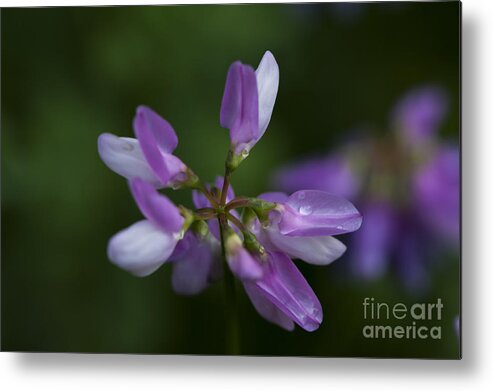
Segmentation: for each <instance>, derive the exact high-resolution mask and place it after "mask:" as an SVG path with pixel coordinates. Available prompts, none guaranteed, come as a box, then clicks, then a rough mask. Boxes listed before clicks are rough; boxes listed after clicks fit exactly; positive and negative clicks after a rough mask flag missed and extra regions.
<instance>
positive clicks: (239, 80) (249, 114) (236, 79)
mask: <svg viewBox="0 0 493 391" xmlns="http://www.w3.org/2000/svg"><path fill="white" fill-rule="evenodd" d="M220 122H221V126H222V127H223V128H228V129H230V137H231V143H232V144H233V145H235V146H238V145H243V144H250V145H251V143H254V142H255V141H256V140H258V138H259V137H260V134H259V114H258V91H257V79H256V76H255V71H254V70H253V68H252V67H250V66H249V65H243V64H242V63H241V62H239V61H236V62H234V63H233V64H231V66H230V68H229V70H228V75H227V78H226V86H225V88H224V95H223V99H222V103H221V116H220ZM240 152H241V151H240Z"/></svg>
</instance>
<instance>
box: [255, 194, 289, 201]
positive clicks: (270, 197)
mask: <svg viewBox="0 0 493 391" xmlns="http://www.w3.org/2000/svg"><path fill="white" fill-rule="evenodd" d="M257 198H260V199H261V200H264V201H267V202H275V203H277V204H283V203H285V202H287V200H288V198H289V197H288V195H287V194H286V193H282V192H276V191H273V192H270V193H262V194H260V195H259V196H258V197H257Z"/></svg>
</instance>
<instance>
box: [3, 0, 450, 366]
mask: <svg viewBox="0 0 493 391" xmlns="http://www.w3.org/2000/svg"><path fill="white" fill-rule="evenodd" d="M1 18H2V20H1V22H2V23H1V25H2V35H1V36H2V38H1V39H2V42H1V44H2V45H1V48H2V64H1V65H2V67H1V69H2V74H1V76H2V92H1V93H2V118H1V126H2V146H1V155H2V161H1V163H2V281H1V283H2V285H1V286H2V288H1V289H2V291H1V293H2V348H3V349H5V350H31V351H32V350H35V351H94V352H107V351H109V352H142V353H197V354H201V353H209V354H221V353H224V351H225V344H224V334H225V330H224V327H223V326H224V300H223V286H222V285H221V284H216V285H214V286H212V287H211V288H209V289H208V290H207V291H206V292H205V293H204V294H202V295H200V296H197V297H180V296H177V295H175V294H174V293H172V290H171V287H170V278H169V277H170V276H169V274H170V270H169V268H166V266H164V267H163V268H161V269H160V270H159V271H158V272H157V273H155V274H153V275H152V276H150V277H147V278H144V279H138V278H135V277H133V276H131V275H129V274H127V273H125V272H124V271H121V270H119V269H117V268H116V267H114V266H113V265H111V264H110V263H109V262H108V260H107V257H106V244H107V240H108V239H109V237H110V236H111V235H112V234H114V233H115V232H117V231H118V230H119V229H121V228H122V227H125V226H128V225H129V224H130V223H132V222H134V221H136V220H137V219H139V218H140V216H139V212H138V210H137V208H136V207H135V206H134V204H133V201H132V199H131V196H130V194H129V192H128V188H127V185H126V183H125V181H124V180H122V178H120V177H118V176H117V175H115V174H113V173H112V172H110V171H109V170H108V169H107V168H106V167H105V165H104V164H103V163H102V162H101V161H100V160H99V157H98V154H97V148H96V139H97V136H98V134H100V133H102V132H113V133H116V134H118V135H121V136H131V135H132V129H131V120H132V117H133V115H134V110H135V107H136V106H137V105H139V104H146V105H149V106H151V107H153V108H154V109H155V110H156V111H158V112H159V113H160V114H161V115H163V116H164V117H165V118H166V119H168V120H169V121H170V123H171V124H172V125H173V126H174V128H175V130H176V132H177V133H178V136H179V138H180V143H179V146H178V149H177V151H176V154H177V155H179V156H180V158H182V160H183V161H184V162H186V163H187V164H189V165H190V166H191V167H193V169H194V170H195V171H196V172H197V174H199V175H200V176H201V177H202V178H203V179H204V180H212V179H213V176H214V175H215V173H217V172H220V171H221V170H222V166H223V161H224V157H225V156H224V155H225V153H226V150H227V146H228V141H229V137H228V133H227V131H226V130H223V129H220V127H219V107H220V100H221V96H222V90H223V87H224V81H225V76H226V71H227V69H228V66H229V64H230V63H231V62H233V61H234V60H237V59H241V60H242V61H243V62H245V63H250V64H252V65H254V66H256V65H257V62H258V61H259V59H260V57H261V55H262V54H263V52H264V51H265V50H266V49H269V50H271V51H272V52H273V53H274V55H275V56H276V59H277V61H278V63H279V66H280V72H281V82H280V89H279V95H278V100H277V103H276V108H275V111H274V114H273V117H272V121H271V124H270V126H269V129H268V131H267V133H266V135H265V136H264V137H263V139H262V140H261V142H260V143H259V144H258V145H257V146H256V147H255V149H254V150H253V151H252V157H251V158H249V159H248V160H247V161H246V162H245V163H244V164H243V165H242V166H241V168H240V169H239V170H238V173H237V174H236V177H235V180H234V183H233V185H234V187H235V191H236V193H237V194H242V193H247V194H255V193H260V192H263V191H267V190H275V189H272V188H271V186H270V185H269V182H268V180H269V174H270V173H271V172H273V171H274V169H276V168H278V167H280V166H281V165H283V164H286V163H287V162H289V161H291V160H292V159H298V158H301V157H303V156H307V155H310V154H313V153H317V152H318V153H324V152H325V151H327V150H329V149H331V148H333V147H334V146H336V145H338V144H339V143H340V142H341V140H344V138H345V137H346V136H347V134H348V132H350V131H351V130H353V129H359V128H361V127H365V126H369V125H372V124H382V123H386V122H387V121H388V120H389V119H388V112H387V110H388V108H389V107H390V106H391V105H392V104H393V102H394V101H395V100H396V99H397V98H398V97H399V96H400V95H401V94H402V93H403V92H405V91H406V90H407V89H409V88H411V87H413V86H415V85H421V84H423V83H428V82H432V83H434V84H438V85H440V86H442V87H443V88H444V89H446V90H447V91H448V92H449V94H450V96H451V101H450V105H451V113H450V115H449V116H448V117H447V121H446V123H445V124H444V126H443V129H442V131H443V132H442V136H443V137H444V138H449V139H450V140H452V141H456V142H457V141H458V137H459V120H458V118H459V41H460V40H459V22H460V17H459V4H458V3H455V2H449V3H416V4H411V3H398V4H383V3H382V4H379V3H369V4H352V5H345V6H343V5H341V4H337V5H336V4H328V5H303V6H300V5H235V6H178V7H171V6H164V7H155V6H149V7H109V8H45V9H41V8H40V9H6V10H2V14H1ZM383 129H384V128H382V132H383V131H384V130H383ZM253 155H255V156H253ZM168 194H169V195H170V197H171V198H172V199H173V200H174V201H176V202H179V203H184V204H190V202H191V200H190V199H189V196H188V194H189V193H188V192H183V193H182V192H176V193H172V192H169V193H168ZM343 240H344V238H343ZM337 262H344V259H341V260H339V261H337ZM337 262H336V264H337ZM449 265H450V266H449V267H448V268H447V269H445V270H443V269H442V270H440V275H439V276H438V278H436V279H435V281H436V282H435V284H434V286H433V289H432V290H431V291H430V292H429V293H428V296H427V297H424V298H422V300H423V301H426V300H428V299H429V300H434V298H436V297H441V298H442V300H443V302H444V304H445V307H444V320H443V321H442V326H443V328H444V331H443V337H442V340H439V341H430V340H425V341H412V340H411V341H404V340H399V341H396V340H380V341H372V342H370V341H369V340H365V339H363V337H362V334H361V327H362V324H363V317H362V307H361V302H362V300H363V298H364V297H366V296H368V297H376V298H378V299H379V300H380V301H387V302H389V303H393V302H399V301H400V302H408V303H411V302H413V301H415V298H413V297H408V296H407V294H406V291H405V290H404V289H402V287H400V286H399V284H398V282H397V281H394V280H391V279H384V280H380V281H378V282H376V283H373V284H366V285H365V284H362V283H360V282H357V283H355V282H351V281H348V280H346V279H341V278H339V274H338V273H337V267H333V266H329V267H327V268H316V267H313V266H310V267H306V266H305V265H302V264H299V267H300V268H301V269H302V271H303V273H304V274H305V276H306V277H307V279H308V281H309V282H310V284H311V285H312V286H313V288H314V290H315V292H316V293H317V295H318V297H319V298H320V301H321V303H322V306H323V308H324V313H325V318H324V322H323V324H322V326H321V328H320V329H319V330H318V331H317V332H315V333H312V334H310V333H306V332H304V331H302V330H296V331H295V332H294V333H288V332H285V331H283V330H280V329H278V328H277V327H276V326H273V325H270V324H268V323H267V322H265V321H264V320H262V319H261V318H260V317H259V316H258V315H257V314H256V313H255V311H254V309H253V308H252V307H251V305H250V303H249V302H248V300H247V299H246V298H245V296H244V294H243V293H241V294H240V295H239V297H240V298H241V300H240V304H241V321H242V323H243V328H242V330H241V337H242V350H243V353H245V354H274V355H281V354H288V355H312V356H318V355H336V356H351V355H356V356H396V357H403V356H409V357H418V356H420V357H456V356H457V352H458V343H457V340H456V337H455V335H454V331H453V327H452V319H453V317H454V316H455V315H456V313H458V311H459V262H458V259H451V260H449Z"/></svg>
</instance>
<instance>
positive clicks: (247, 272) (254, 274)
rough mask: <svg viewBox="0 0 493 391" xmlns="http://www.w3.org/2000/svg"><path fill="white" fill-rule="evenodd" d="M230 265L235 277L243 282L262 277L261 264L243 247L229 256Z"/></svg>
mask: <svg viewBox="0 0 493 391" xmlns="http://www.w3.org/2000/svg"><path fill="white" fill-rule="evenodd" d="M228 265H229V268H230V269H231V271H232V272H233V273H234V275H235V276H236V277H238V278H239V279H240V280H242V281H249V280H258V279H259V278H261V277H262V268H261V266H260V264H259V262H258V261H257V260H256V259H255V258H254V257H253V256H252V255H251V254H250V253H249V252H248V251H247V250H245V249H244V248H243V247H241V245H240V246H239V247H238V248H237V249H236V250H235V251H233V254H231V255H229V256H228Z"/></svg>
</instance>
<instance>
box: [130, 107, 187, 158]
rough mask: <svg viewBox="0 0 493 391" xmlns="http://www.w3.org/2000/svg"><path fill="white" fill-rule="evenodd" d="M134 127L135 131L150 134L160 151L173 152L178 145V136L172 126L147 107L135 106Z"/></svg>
mask: <svg viewBox="0 0 493 391" xmlns="http://www.w3.org/2000/svg"><path fill="white" fill-rule="evenodd" d="M134 127H135V131H136V132H137V131H138V132H141V131H143V132H145V133H147V134H150V135H151V136H152V138H153V139H154V140H155V143H156V145H157V147H158V148H159V149H160V150H161V151H162V152H165V153H173V151H174V150H175V149H176V146H177V145H178V137H177V136H176V133H175V131H174V129H173V127H172V126H171V125H170V124H169V123H168V121H166V120H165V119H164V118H163V117H161V116H160V115H159V114H157V113H156V112H154V111H153V110H152V109H150V108H149V107H146V106H139V107H137V114H136V116H135V119H134Z"/></svg>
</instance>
